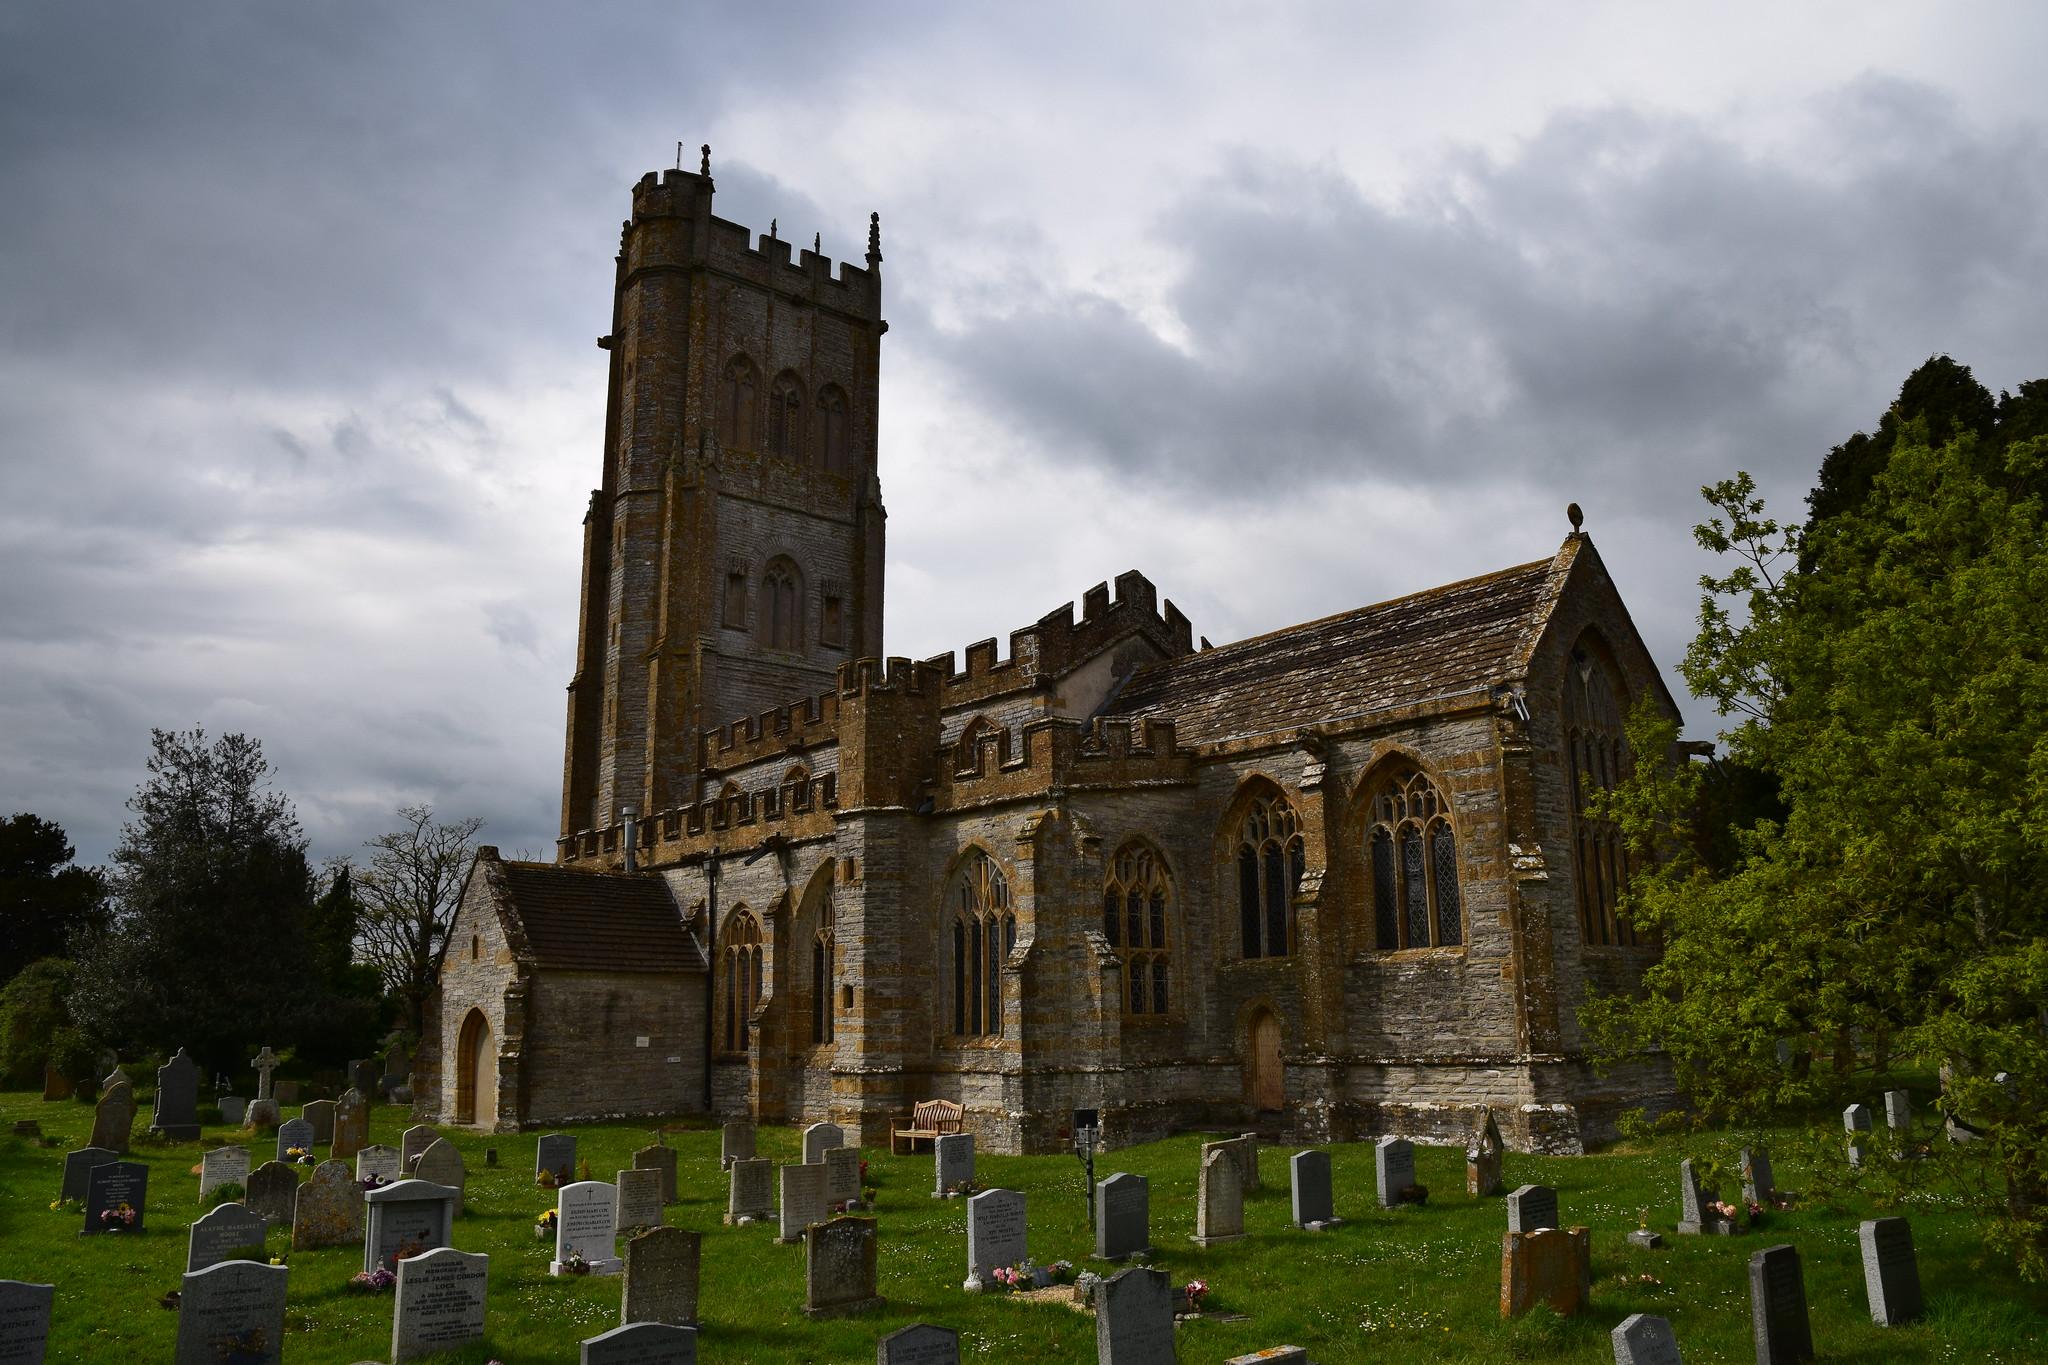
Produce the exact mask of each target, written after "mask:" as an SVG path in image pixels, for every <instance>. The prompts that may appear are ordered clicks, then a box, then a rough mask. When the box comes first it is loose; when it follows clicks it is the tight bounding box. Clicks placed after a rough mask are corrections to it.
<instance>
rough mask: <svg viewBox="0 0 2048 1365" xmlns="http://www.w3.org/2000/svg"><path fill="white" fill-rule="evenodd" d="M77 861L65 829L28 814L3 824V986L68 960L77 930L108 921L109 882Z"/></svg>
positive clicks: (0, 867)
mask: <svg viewBox="0 0 2048 1365" xmlns="http://www.w3.org/2000/svg"><path fill="white" fill-rule="evenodd" d="M72 856H73V850H72V847H71V841H70V840H69V839H67V838H65V837H64V829H63V827H62V826H61V825H56V824H53V823H51V822H50V821H48V820H45V819H42V818H41V817H40V816H35V815H28V814H21V815H13V816H9V817H8V818H7V819H6V820H4V821H0V984H4V983H5V982H6V981H7V980H8V979H10V978H11V977H13V976H14V974H15V973H16V972H19V971H21V970H22V969H23V968H24V967H26V966H28V965H29V964H30V963H31V962H34V961H36V960H37V959H38V958H45V957H61V956H63V954H64V952H65V951H66V943H67V941H68V940H69V938H70V936H71V934H72V932H73V931H74V930H81V929H84V930H89V929H91V928H93V927H94V926H96V925H98V924H99V923H101V922H102V921H103V920H104V919H105V917H106V910H107V884H106V879H105V876H104V875H103V874H102V873H101V872H100V870H99V869H98V868H92V867H73V866H71V859H72ZM37 1079H38V1081H40V1079H41V1078H40V1077H38V1078H37Z"/></svg>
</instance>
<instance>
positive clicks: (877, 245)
mask: <svg viewBox="0 0 2048 1365" xmlns="http://www.w3.org/2000/svg"><path fill="white" fill-rule="evenodd" d="M881 263H882V215H881V214H879V213H871V214H869V215H868V264H869V265H870V266H877V265H880V264H881Z"/></svg>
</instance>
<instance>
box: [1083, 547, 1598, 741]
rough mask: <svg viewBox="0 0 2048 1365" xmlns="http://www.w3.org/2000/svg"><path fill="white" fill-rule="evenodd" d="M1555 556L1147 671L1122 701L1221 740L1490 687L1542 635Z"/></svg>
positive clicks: (1121, 706) (1198, 736) (1180, 729)
mask: <svg viewBox="0 0 2048 1365" xmlns="http://www.w3.org/2000/svg"><path fill="white" fill-rule="evenodd" d="M1558 567H1559V561H1558V560H1554V559H1542V560H1537V561H1536V562H1534V563H1531V564H1522V565H1518V566H1516V567H1515V568H1512V569H1502V570H1500V571H1499V572H1497V573H1491V574H1487V575H1485V576H1484V577H1480V578H1469V579H1466V580H1465V581H1464V582H1462V583H1452V584H1449V585H1448V586H1445V587H1441V588H1432V589H1430V590H1429V591H1427V592H1419V593H1416V594H1414V595H1413V596H1409V597H1399V598H1396V599H1394V600H1393V601H1391V602H1381V603H1379V604H1377V605H1375V606H1370V607H1360V608H1358V609H1357V610H1356V611H1347V612H1343V613H1341V614H1339V615H1336V616H1326V617H1324V618H1323V619H1322V620H1320V621H1310V622H1308V623H1307V624H1306V625H1299V626H1292V627H1289V628H1288V629H1286V630H1278V631H1274V632H1273V633H1272V634H1270V635H1260V636H1255V637H1254V638H1252V639H1249V640H1240V641H1238V642H1237V643H1235V644H1228V645H1223V646H1221V647H1219V648H1216V649H1207V650H1203V651H1201V652H1199V653H1196V654H1189V655H1185V656H1183V657H1181V658H1178V659H1168V660H1165V661H1163V662H1161V663H1156V664H1152V665H1149V666H1148V667H1146V668H1143V669H1140V670H1139V671H1138V672H1137V673H1136V674H1135V675H1134V676H1133V677H1132V678H1131V681H1130V682H1129V683H1127V684H1126V685H1125V686H1124V689H1123V691H1122V692H1121V693H1120V694H1118V696H1117V697H1116V699H1115V701H1114V702H1113V703H1112V705H1113V709H1114V710H1115V711H1117V712H1118V713H1119V714H1122V715H1130V716H1137V715H1163V716H1167V717H1170V718H1171V719H1172V720H1173V722H1174V729H1175V734H1176V737H1177V738H1179V739H1181V740H1183V741H1187V742H1193V743H1198V744H1201V743H1216V742H1219V741H1222V740H1227V739H1237V738H1243V737H1247V736H1252V735H1261V734H1270V733H1272V732H1274V731H1280V730H1290V729H1294V728H1297V727H1300V726H1306V725H1314V724H1316V723H1318V722H1321V721H1332V720H1337V719H1340V718H1344V717H1349V716H1355V715H1359V714H1361V713H1366V712H1372V711H1378V710H1382V709H1385V708H1387V707H1392V706H1401V705H1405V704H1409V703H1413V702H1420V701H1425V700H1428V699H1429V698H1432V697H1441V696H1449V695H1455V694H1457V693H1460V692H1467V691H1470V690H1472V689H1475V688H1480V687H1486V686H1488V685H1490V684H1491V683H1493V682H1495V681H1497V680H1499V679H1500V678H1501V677H1503V676H1505V675H1506V674H1507V673H1509V672H1511V671H1513V670H1512V668H1511V667H1510V666H1511V665H1516V664H1517V663H1518V661H1519V659H1520V656H1521V653H1522V651H1523V649H1524V648H1526V646H1527V645H1528V643H1529V642H1530V640H1531V639H1532V634H1531V632H1532V631H1534V630H1535V629H1538V628H1540V626H1541V624H1542V618H1543V617H1544V616H1545V615H1546V614H1547V610H1548V605H1549V601H1550V597H1551V594H1549V593H1547V592H1546V591H1545V588H1546V585H1547V584H1548V583H1549V582H1550V580H1551V576H1552V573H1553V571H1554V570H1555V569H1557V568H1558Z"/></svg>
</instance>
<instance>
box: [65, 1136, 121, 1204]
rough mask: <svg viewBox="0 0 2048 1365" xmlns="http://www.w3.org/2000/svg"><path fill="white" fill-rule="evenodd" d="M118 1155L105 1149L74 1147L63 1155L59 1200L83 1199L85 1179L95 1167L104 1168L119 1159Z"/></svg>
mask: <svg viewBox="0 0 2048 1365" xmlns="http://www.w3.org/2000/svg"><path fill="white" fill-rule="evenodd" d="M120 1155H121V1154H120V1153H119V1152H115V1151H109V1150H108V1149H107V1148H105V1147H74V1148H72V1149H71V1150H70V1151H68V1152H66V1153H65V1154H64V1179H63V1181H62V1182H61V1184H60V1185H59V1187H58V1192H57V1197H58V1198H59V1199H83V1198H85V1183H86V1177H87V1176H88V1175H90V1174H91V1173H92V1168H93V1167H95V1166H104V1165H106V1164H107V1163H108V1162H109V1161H115V1160H118V1159H119V1158H120Z"/></svg>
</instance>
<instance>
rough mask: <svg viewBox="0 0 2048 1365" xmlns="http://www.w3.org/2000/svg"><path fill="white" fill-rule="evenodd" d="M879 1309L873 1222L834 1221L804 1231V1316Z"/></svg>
mask: <svg viewBox="0 0 2048 1365" xmlns="http://www.w3.org/2000/svg"><path fill="white" fill-rule="evenodd" d="M881 1305H882V1300H881V1298H880V1296H878V1295H877V1294H876V1293H875V1220H874V1219H872V1218H834V1219H833V1220H832V1221H831V1222H829V1223H813V1224H812V1225H811V1226H810V1227H808V1228H806V1229H805V1230H804V1316H805V1317H807V1318H831V1317H841V1316H843V1315H845V1314H848V1313H860V1312H865V1311H866V1310H868V1309H870V1308H879V1307H881Z"/></svg>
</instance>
